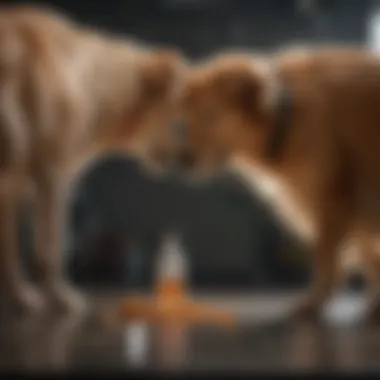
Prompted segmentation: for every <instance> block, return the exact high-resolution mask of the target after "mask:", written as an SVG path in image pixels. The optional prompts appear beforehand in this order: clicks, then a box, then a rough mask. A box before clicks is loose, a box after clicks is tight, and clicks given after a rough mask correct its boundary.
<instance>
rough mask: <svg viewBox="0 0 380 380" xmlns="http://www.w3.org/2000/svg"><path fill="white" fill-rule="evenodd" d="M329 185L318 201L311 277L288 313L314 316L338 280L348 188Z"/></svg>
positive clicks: (348, 217) (347, 213)
mask: <svg viewBox="0 0 380 380" xmlns="http://www.w3.org/2000/svg"><path fill="white" fill-rule="evenodd" d="M338 189H341V188H340V187H335V186H334V187H329V188H327V189H326V190H327V191H326V192H325V193H324V194H323V195H322V197H321V198H320V199H319V200H320V203H319V204H320V207H319V210H318V211H319V215H318V219H317V220H318V224H317V226H318V237H317V245H316V250H315V252H314V260H313V269H314V273H313V279H312V284H311V287H310V289H309V291H308V292H307V294H306V296H305V297H304V298H303V299H302V300H301V302H300V303H299V304H298V305H297V306H296V308H295V310H294V311H293V314H292V316H293V317H297V318H314V317H317V316H318V315H319V312H320V311H321V308H322V306H323V305H324V303H325V301H326V300H327V298H328V297H329V296H330V295H331V293H332V291H333V290H334V288H335V286H336V285H337V283H338V279H339V276H338V269H339V263H340V261H339V259H340V256H339V253H340V248H341V246H342V242H343V239H345V238H346V233H347V230H348V227H349V223H350V222H351V220H352V219H351V216H352V215H351V213H350V211H351V202H350V198H349V188H344V186H343V188H342V192H341V191H337V190H338Z"/></svg>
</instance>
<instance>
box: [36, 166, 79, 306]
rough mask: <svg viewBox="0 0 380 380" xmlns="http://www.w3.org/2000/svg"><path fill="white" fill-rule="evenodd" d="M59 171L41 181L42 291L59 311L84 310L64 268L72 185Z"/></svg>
mask: <svg viewBox="0 0 380 380" xmlns="http://www.w3.org/2000/svg"><path fill="white" fill-rule="evenodd" d="M59 172H60V171H59V170H58V169H55V170H51V171H50V172H49V173H43V174H42V175H40V176H39V177H38V179H37V194H36V196H37V199H36V209H35V216H36V223H35V228H36V230H35V244H36V255H37V264H38V267H39V268H40V275H41V280H42V287H43V290H44V292H46V295H47V297H48V300H49V301H50V302H51V303H52V304H53V305H54V306H55V307H57V308H58V309H63V310H76V311H79V310H82V309H83V308H84V306H85V302H84V299H83V297H81V296H80V295H79V294H77V293H76V292H75V291H74V290H72V288H71V287H70V286H69V285H68V284H67V282H66V280H65V276H64V267H63V248H64V244H63V243H64V227H65V225H66V215H67V208H68V202H67V198H68V190H69V189H68V183H67V180H66V178H64V176H63V175H60V174H59Z"/></svg>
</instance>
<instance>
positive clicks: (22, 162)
mask: <svg viewBox="0 0 380 380" xmlns="http://www.w3.org/2000/svg"><path fill="white" fill-rule="evenodd" d="M184 68H185V66H184V64H183V62H182V58H181V57H180V56H179V55H178V54H177V53H174V52H171V51H166V50H162V51H161V50H160V49H157V50H153V49H147V48H143V47H141V46H138V45H136V44H133V43H129V42H126V41H124V40H122V39H118V38H116V37H112V36H106V35H103V34H101V33H98V32H96V31H92V30H88V29H86V28H83V27H81V26H78V25H75V24H74V23H72V22H70V21H69V20H67V19H66V18H65V17H62V16H60V15H58V14H56V13H54V12H51V11H48V10H41V9H36V8H31V7H15V8H6V9H3V10H1V13H0V85H1V92H0V107H1V112H0V118H1V121H0V139H1V142H2V149H1V153H0V165H1V175H0V193H1V194H0V218H1V221H0V225H1V229H0V242H1V247H0V251H1V255H0V257H1V266H0V267H1V269H2V274H1V277H2V279H3V281H4V285H5V289H6V294H8V295H9V296H10V297H11V299H12V300H13V301H16V304H18V305H19V306H22V307H23V308H38V307H40V306H41V305H42V303H43V302H42V301H43V300H44V299H46V297H47V299H48V300H50V301H54V302H55V303H56V305H59V306H63V307H68V306H73V307H75V306H80V305H83V302H82V297H78V295H76V294H75V293H74V292H73V291H72V290H70V288H69V287H68V286H67V285H66V284H65V281H64V279H63V274H62V265H61V250H62V226H63V221H64V214H65V209H66V198H67V196H68V186H69V184H70V182H71V180H72V179H73V175H74V174H75V172H77V171H78V169H79V168H80V167H81V166H82V164H83V163H85V162H88V160H89V159H90V158H92V157H94V156H95V155H96V156H97V155H99V154H101V153H103V152H107V151H110V150H115V149H118V150H120V151H122V152H126V153H128V154H130V155H135V156H137V157H139V158H142V159H143V161H144V162H145V163H147V164H149V165H150V164H153V163H155V164H159V163H160V162H162V163H164V161H165V160H166V159H168V158H169V156H170V154H171V153H173V151H172V147H174V145H172V144H171V140H170V138H171V135H172V134H171V132H170V128H169V127H170V122H171V119H172V117H173V116H174V113H175V111H176V109H177V104H176V103H177V100H179V95H180V90H181V83H182V75H183V73H184ZM156 166H157V165H156ZM30 186H32V187H34V189H35V192H34V195H35V201H36V209H35V217H36V220H35V227H36V230H35V245H36V247H35V248H36V258H37V264H38V267H39V270H40V275H41V281H42V290H43V291H44V292H45V294H44V297H42V296H41V295H42V293H41V294H40V293H38V292H36V291H35V290H34V288H32V287H31V286H30V284H29V283H27V282H26V281H25V280H24V277H23V275H22V271H21V268H20V261H19V257H18V252H17V251H18V249H17V244H16V219H17V209H18V206H19V204H20V202H21V200H22V199H23V197H24V196H25V192H26V191H27V189H29V188H30ZM45 296H46V297H45ZM54 302H53V304H54Z"/></svg>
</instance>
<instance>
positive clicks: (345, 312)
mask: <svg viewBox="0 0 380 380" xmlns="http://www.w3.org/2000/svg"><path fill="white" fill-rule="evenodd" d="M291 298H293V297H290V296H289V297H288V296H286V297H285V296H274V295H265V296H264V295H260V296H235V297H228V296H225V297H222V296H218V297H216V296H215V297H203V299H204V300H207V301H210V302H214V303H215V304H217V305H219V304H220V305H223V306H224V307H228V308H231V309H232V310H235V311H236V313H237V315H238V318H239V323H238V326H237V328H236V329H234V330H223V329H219V328H216V327H201V326H192V327H189V326H188V327H185V326H178V325H177V326H172V325H171V326H169V325H168V326H161V327H155V328H153V327H149V326H146V325H144V324H143V323H141V322H134V323H130V324H128V325H124V326H115V325H113V326H112V328H111V327H108V328H105V327H104V326H102V327H101V326H100V325H98V324H97V323H94V319H92V318H88V317H84V316H71V317H66V318H63V317H61V318H53V317H51V318H47V317H44V318H42V317H35V318H26V319H13V320H10V319H9V318H4V319H3V321H2V322H1V324H0V370H18V371H20V370H21V371H25V372H32V371H38V372H41V371H49V372H50V371H76V370H89V371H97V372H99V371H110V370H112V371H114V370H117V371H120V370H122V371H128V370H141V371H143V370H149V371H152V370H153V371H171V370H179V371H186V372H187V371H193V372H197V371H203V372H212V371H220V370H229V371H234V372H235V371H243V372H247V371H254V370H260V371H278V372H284V371H287V372H289V371H295V370H297V371H298V370H302V371H326V370H339V371H346V372H353V371H362V370H380V328H379V329H377V328H369V327H365V326H364V325H362V324H360V323H358V321H359V320H360V310H361V309H362V306H363V305H362V302H361V300H360V299H355V298H352V297H343V298H339V299H336V300H335V301H334V303H333V304H332V305H331V307H330V308H329V309H328V310H327V312H326V318H325V322H324V323H322V324H321V323H320V324H318V325H316V324H314V325H312V324H298V325H297V324H291V323H289V322H286V320H285V318H284V315H285V314H286V311H287V310H288V308H289V307H290V306H291V301H292V300H291ZM97 303H98V307H97V312H98V311H99V310H102V309H103V310H106V309H107V308H109V307H110V304H112V303H113V302H111V301H110V299H106V298H105V299H99V300H98V301H97ZM98 309H99V310H98Z"/></svg>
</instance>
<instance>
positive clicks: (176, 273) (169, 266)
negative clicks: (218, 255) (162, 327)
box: [119, 237, 235, 327]
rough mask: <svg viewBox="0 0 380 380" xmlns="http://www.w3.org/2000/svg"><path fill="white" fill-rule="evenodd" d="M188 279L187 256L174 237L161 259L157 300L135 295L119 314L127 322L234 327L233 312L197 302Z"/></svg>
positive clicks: (126, 301) (155, 290) (157, 283)
mask: <svg viewBox="0 0 380 380" xmlns="http://www.w3.org/2000/svg"><path fill="white" fill-rule="evenodd" d="M186 277H187V268H186V260H185V257H184V254H183V252H182V249H181V247H180V246H179V244H178V242H177V240H176V239H173V237H170V238H169V239H168V240H167V241H166V242H165V243H164V246H163V249H162V251H161V255H160V256H159V267H158V273H157V277H156V285H155V288H154V293H153V297H138V296H135V297H129V298H127V299H125V300H123V301H122V303H121V305H120V309H119V315H120V316H121V317H122V318H123V319H129V320H131V319H143V320H146V321H148V322H151V323H167V322H176V323H177V322H180V323H191V324H197V323H198V324H217V325H221V326H226V327H231V326H233V325H234V322H235V318H234V315H233V313H231V312H228V311H223V310H218V309H217V308H214V307H211V306H208V305H204V304H200V303H197V302H195V301H194V300H191V299H190V298H189V297H188V293H187V284H186Z"/></svg>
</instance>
